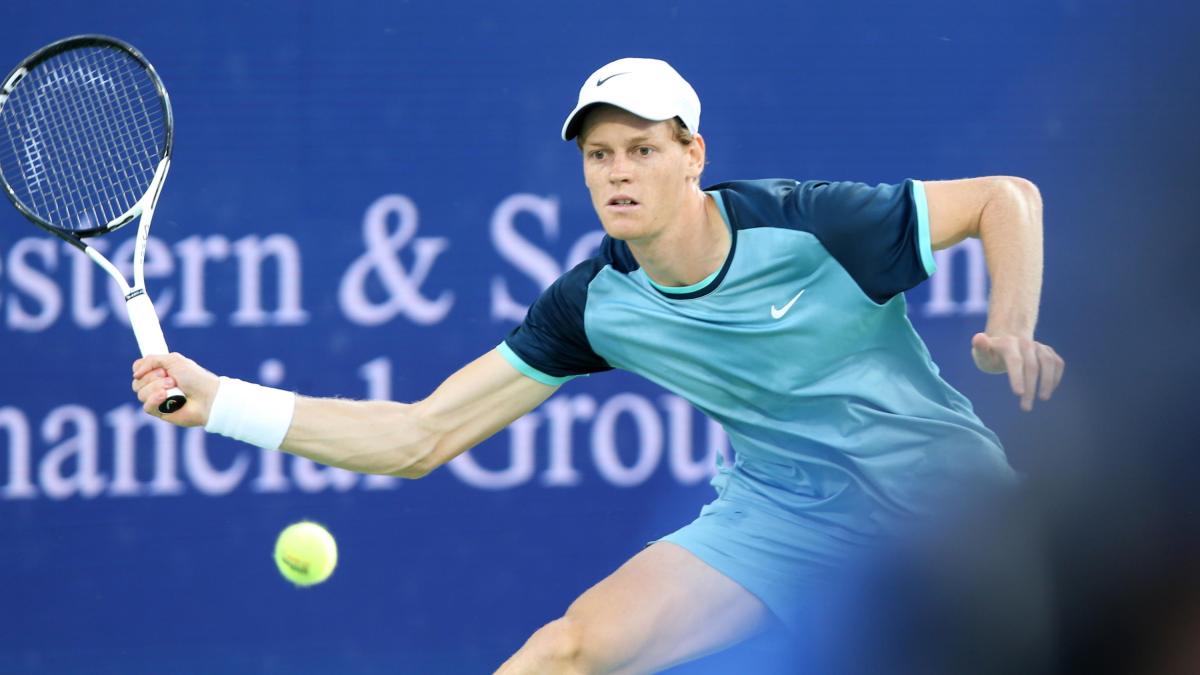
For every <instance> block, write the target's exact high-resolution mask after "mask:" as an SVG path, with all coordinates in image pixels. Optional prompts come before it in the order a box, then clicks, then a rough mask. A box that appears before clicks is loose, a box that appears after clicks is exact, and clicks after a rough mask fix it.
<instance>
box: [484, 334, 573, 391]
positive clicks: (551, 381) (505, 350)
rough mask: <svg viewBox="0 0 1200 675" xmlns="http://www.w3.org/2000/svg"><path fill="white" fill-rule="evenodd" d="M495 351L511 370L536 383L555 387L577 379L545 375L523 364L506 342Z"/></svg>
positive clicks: (523, 361) (571, 376)
mask: <svg viewBox="0 0 1200 675" xmlns="http://www.w3.org/2000/svg"><path fill="white" fill-rule="evenodd" d="M496 351H498V352H500V356H503V357H504V360H505V361H508V363H509V365H511V366H512V367H513V368H516V369H517V370H519V371H521V374H522V375H524V376H525V377H528V378H530V379H533V380H537V381H538V382H541V383H542V384H545V385H549V386H551V387H557V386H559V385H561V384H564V383H566V382H569V381H571V380H573V379H575V378H576V377H578V375H568V376H566V377H555V376H553V375H547V374H546V373H543V372H542V371H540V370H538V369H537V368H534V367H533V366H531V365H529V364H528V363H525V360H524V359H522V358H521V357H520V356H518V355H517V353H516V352H514V351H513V350H512V347H509V346H508V343H507V342H501V343H500V344H499V346H497V347H496Z"/></svg>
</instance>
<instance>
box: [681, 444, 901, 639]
mask: <svg viewBox="0 0 1200 675" xmlns="http://www.w3.org/2000/svg"><path fill="white" fill-rule="evenodd" d="M712 485H713V487H715V488H716V490H717V498H716V499H715V500H713V501H712V502H711V503H709V504H707V505H705V506H704V508H703V509H701V511H700V516H699V517H698V518H696V520H694V521H692V522H691V523H689V524H687V525H685V526H684V527H682V528H680V529H678V530H676V531H675V532H673V533H671V534H669V535H667V536H666V537H663V538H662V539H661V540H660V541H669V542H671V543H674V544H677V545H679V546H682V547H683V548H685V549H687V550H688V551H689V552H691V553H692V554H693V555H695V556H697V557H698V558H700V559H701V560H703V561H704V562H705V563H706V564H708V565H709V566H711V567H713V568H714V569H716V570H717V571H719V572H721V573H722V574H724V575H725V576H727V577H729V578H730V579H733V580H734V581H735V582H737V583H738V584H739V585H741V586H742V587H743V588H745V589H746V590H747V591H749V592H750V593H753V594H754V595H755V596H756V597H758V599H759V600H761V601H762V602H763V604H765V605H766V606H767V608H768V609H770V610H771V612H772V613H773V614H775V615H776V616H777V617H778V618H779V619H781V620H782V621H783V622H784V623H785V624H787V625H789V626H790V627H793V628H794V627H799V626H801V625H803V624H805V623H807V622H805V621H803V620H802V615H803V614H804V613H806V612H810V611H815V608H814V603H818V602H820V601H822V600H824V601H829V600H830V597H831V595H832V594H831V593H830V589H831V587H833V586H836V581H837V579H838V577H839V575H841V576H843V578H842V579H841V580H842V581H845V579H844V574H843V573H844V572H845V570H847V569H848V567H849V566H850V564H851V561H852V559H854V558H855V557H856V556H862V555H864V554H866V552H867V551H868V550H869V549H870V548H871V547H872V545H873V544H876V543H878V541H879V540H880V538H881V536H882V533H883V532H884V530H885V528H884V527H883V525H882V524H881V523H882V522H884V517H885V514H884V513H883V510H882V509H881V507H880V506H879V505H878V503H877V502H875V501H874V500H872V499H871V498H870V497H869V496H868V495H867V494H866V493H865V492H864V491H863V490H862V488H860V487H859V486H858V485H857V483H855V482H853V480H852V479H850V478H849V477H848V476H845V477H841V476H839V475H836V474H833V475H829V474H828V472H823V473H822V475H821V476H819V477H816V476H812V475H808V474H806V473H805V471H804V469H803V465H800V464H796V463H787V464H784V463H776V462H766V461H761V460H753V461H752V460H745V459H743V458H742V457H741V456H739V457H738V459H737V461H736V462H735V464H734V466H733V467H732V468H730V467H722V468H721V469H720V470H719V471H718V474H717V475H716V476H715V477H714V478H713V480H712Z"/></svg>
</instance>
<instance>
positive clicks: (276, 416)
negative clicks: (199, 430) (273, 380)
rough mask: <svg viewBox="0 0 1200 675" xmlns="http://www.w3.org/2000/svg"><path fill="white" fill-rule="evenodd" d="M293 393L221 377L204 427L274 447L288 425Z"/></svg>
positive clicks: (289, 424)
mask: <svg viewBox="0 0 1200 675" xmlns="http://www.w3.org/2000/svg"><path fill="white" fill-rule="evenodd" d="M295 410H296V394H295V393H293V392H290V391H284V390H282V389H272V388H271V387H264V386H262V385H258V384H253V383H251V382H243V381H241V380H237V379H234V378H232V377H222V378H221V383H220V385H218V387H217V395H216V396H215V397H213V402H212V410H210V411H209V413H208V424H205V425H204V430H205V431H208V432H210V433H214V434H221V435H222V436H228V437H229V438H233V439H236V440H239V441H243V442H245V443H249V444H250V445H254V446H258V447H260V448H267V449H268V450H278V449H279V446H280V445H281V444H283V439H284V437H285V436H287V432H288V427H290V426H291V425H292V413H294V412H295Z"/></svg>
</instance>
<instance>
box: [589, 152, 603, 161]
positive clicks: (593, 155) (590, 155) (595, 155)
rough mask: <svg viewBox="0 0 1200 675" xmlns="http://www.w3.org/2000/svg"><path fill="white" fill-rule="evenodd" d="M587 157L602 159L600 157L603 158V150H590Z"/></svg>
mask: <svg viewBox="0 0 1200 675" xmlns="http://www.w3.org/2000/svg"><path fill="white" fill-rule="evenodd" d="M588 158H589V159H595V160H602V159H604V151H603V150H592V151H591V152H589V153H588Z"/></svg>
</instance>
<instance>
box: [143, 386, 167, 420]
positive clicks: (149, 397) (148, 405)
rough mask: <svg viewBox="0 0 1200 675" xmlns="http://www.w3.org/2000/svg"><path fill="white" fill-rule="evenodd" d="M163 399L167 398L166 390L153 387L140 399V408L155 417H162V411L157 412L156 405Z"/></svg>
mask: <svg viewBox="0 0 1200 675" xmlns="http://www.w3.org/2000/svg"><path fill="white" fill-rule="evenodd" d="M139 398H140V396H139ZM165 400H167V390H166V389H155V390H153V391H151V392H150V393H148V394H146V398H144V399H142V410H145V411H146V412H148V413H150V414H151V415H153V416H155V417H162V413H160V412H158V406H159V405H161V404H162V402H163V401H165Z"/></svg>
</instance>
